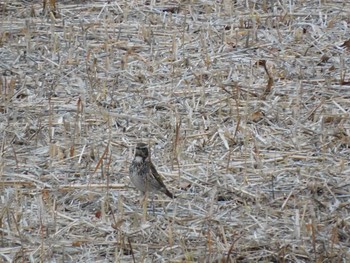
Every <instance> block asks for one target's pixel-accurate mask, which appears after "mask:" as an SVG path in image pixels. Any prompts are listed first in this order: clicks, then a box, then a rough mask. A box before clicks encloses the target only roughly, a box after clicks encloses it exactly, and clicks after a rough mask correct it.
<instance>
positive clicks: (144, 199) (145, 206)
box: [142, 192, 148, 221]
mask: <svg viewBox="0 0 350 263" xmlns="http://www.w3.org/2000/svg"><path fill="white" fill-rule="evenodd" d="M142 205H143V207H142V208H143V213H142V214H143V220H144V221H146V220H147V205H148V192H145V194H144V196H143V200H142Z"/></svg>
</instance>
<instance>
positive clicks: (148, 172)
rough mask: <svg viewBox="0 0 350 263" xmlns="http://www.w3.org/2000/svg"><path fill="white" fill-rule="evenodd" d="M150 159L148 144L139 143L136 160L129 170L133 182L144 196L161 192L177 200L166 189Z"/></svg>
mask: <svg viewBox="0 0 350 263" xmlns="http://www.w3.org/2000/svg"><path fill="white" fill-rule="evenodd" d="M150 157H151V156H150V154H149V150H148V146H147V144H145V143H138V144H137V145H136V151H135V157H134V160H133V161H132V163H131V165H130V168H129V176H130V179H131V182H132V183H133V184H134V186H135V187H136V188H137V189H138V190H140V191H141V192H142V193H143V194H145V193H146V192H152V193H154V192H157V191H159V192H162V193H164V194H166V195H167V196H169V197H170V198H175V196H174V195H173V194H172V193H171V192H170V191H169V190H168V189H167V188H166V186H165V184H164V183H163V180H162V178H161V176H160V175H159V173H158V172H157V170H156V168H155V166H154V164H153V163H152V161H151V158H150Z"/></svg>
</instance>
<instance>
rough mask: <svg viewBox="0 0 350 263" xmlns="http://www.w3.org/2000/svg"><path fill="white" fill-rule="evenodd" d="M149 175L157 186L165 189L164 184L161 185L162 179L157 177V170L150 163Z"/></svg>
mask: <svg viewBox="0 0 350 263" xmlns="http://www.w3.org/2000/svg"><path fill="white" fill-rule="evenodd" d="M150 173H151V176H153V177H154V178H155V179H156V180H157V182H158V183H159V185H160V186H161V187H164V188H165V189H166V186H165V184H164V183H163V179H162V177H161V176H160V175H159V173H158V172H157V169H156V167H154V164H153V163H152V162H151V163H150Z"/></svg>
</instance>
